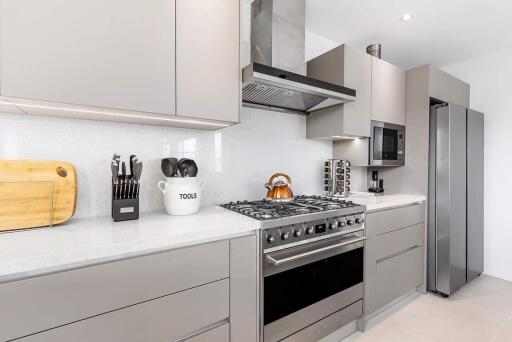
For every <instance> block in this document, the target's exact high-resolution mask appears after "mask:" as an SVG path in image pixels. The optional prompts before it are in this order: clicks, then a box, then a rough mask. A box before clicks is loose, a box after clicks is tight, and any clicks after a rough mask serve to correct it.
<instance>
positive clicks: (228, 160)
mask: <svg viewBox="0 0 512 342" xmlns="http://www.w3.org/2000/svg"><path fill="white" fill-rule="evenodd" d="M241 121H242V123H241V124H239V125H235V126H232V127H229V128H225V129H222V130H219V131H215V132H206V131H198V130H186V129H175V128H168V127H153V126H142V125H131V124H116V123H107V122H99V121H86V120H74V119H61V118H51V117H37V116H28V115H15V114H0V159H39V160H41V159H42V160H44V159H47V160H48V159H49V160H61V161H67V162H70V163H72V164H74V165H75V167H76V168H77V172H78V206H77V212H76V214H75V217H89V216H104V215H109V213H110V180H111V173H110V160H111V158H112V154H113V153H114V152H119V153H121V154H122V156H123V158H128V157H129V155H130V154H136V155H137V156H138V157H139V158H140V159H142V160H143V162H144V170H143V175H142V185H141V186H142V189H141V210H142V211H149V210H162V208H163V205H162V198H161V193H160V191H159V190H158V189H157V187H156V183H157V182H158V180H160V179H163V178H164V177H163V175H162V173H161V171H160V159H161V158H163V157H169V156H176V157H189V158H194V159H195V160H196V162H197V163H198V166H199V177H202V178H205V179H206V187H205V190H204V197H203V203H204V204H212V203H223V202H228V201H235V200H245V199H248V200H251V199H262V198H263V197H264V196H265V194H266V190H265V189H264V187H263V185H264V184H265V183H266V182H267V181H268V178H269V177H270V176H271V175H272V174H273V173H275V172H278V171H282V172H286V173H288V174H289V175H290V176H291V177H292V181H293V184H292V188H293V190H294V192H295V193H296V194H320V193H321V191H322V177H323V164H324V160H325V159H328V158H331V156H332V144H331V143H330V142H327V141H313V140H306V118H305V116H301V115H293V114H284V113H276V112H269V111H262V110H257V109H249V108H244V109H243V110H242V113H241Z"/></svg>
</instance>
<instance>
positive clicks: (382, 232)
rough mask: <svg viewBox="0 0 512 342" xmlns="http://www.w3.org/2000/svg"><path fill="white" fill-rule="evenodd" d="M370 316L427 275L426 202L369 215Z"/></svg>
mask: <svg viewBox="0 0 512 342" xmlns="http://www.w3.org/2000/svg"><path fill="white" fill-rule="evenodd" d="M366 231H367V240H366V248H365V265H364V266H365V269H364V272H365V283H364V287H365V301H364V314H365V317H366V318H369V317H371V316H370V315H371V314H372V313H374V312H375V311H377V310H379V309H381V308H382V307H384V306H385V305H386V304H388V303H390V302H392V301H393V300H395V299H397V298H399V297H400V296H402V295H405V294H406V293H407V292H409V291H410V290H413V289H415V288H417V287H418V286H419V285H421V284H422V282H423V279H424V275H425V263H424V261H425V260H424V258H425V252H424V251H425V247H424V241H425V204H424V203H421V204H415V205H410V206H407V207H401V208H395V209H389V210H383V211H378V212H372V213H369V214H367V215H366Z"/></svg>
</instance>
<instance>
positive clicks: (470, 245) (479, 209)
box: [467, 109, 484, 282]
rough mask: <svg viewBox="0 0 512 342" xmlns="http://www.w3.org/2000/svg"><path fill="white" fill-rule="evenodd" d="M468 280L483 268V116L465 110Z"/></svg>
mask: <svg viewBox="0 0 512 342" xmlns="http://www.w3.org/2000/svg"><path fill="white" fill-rule="evenodd" d="M467 177H468V183H467V215H468V216H467V281H468V282H470V281H471V280H473V279H474V278H475V277H477V276H478V275H479V274H480V273H482V272H483V270H484V265H483V261H484V255H483V254H484V229H483V227H484V215H483V214H484V201H483V200H482V198H484V115H483V114H482V113H479V112H476V111H474V110H471V109H468V127H467Z"/></svg>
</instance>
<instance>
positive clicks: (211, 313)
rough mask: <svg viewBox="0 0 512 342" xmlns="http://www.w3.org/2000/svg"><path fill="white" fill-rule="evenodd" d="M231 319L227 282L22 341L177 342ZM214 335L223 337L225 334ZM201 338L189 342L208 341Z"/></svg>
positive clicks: (216, 333)
mask: <svg viewBox="0 0 512 342" xmlns="http://www.w3.org/2000/svg"><path fill="white" fill-rule="evenodd" d="M228 317H229V280H228V279H224V280H220V281H217V282H214V283H211V284H208V285H203V286H199V287H196V288H194V289H191V290H187V291H183V292H180V293H176V294H173V295H169V296H165V297H162V298H157V299H153V300H150V301H148V302H144V303H142V304H138V305H134V306H131V307H128V308H125V309H121V310H117V311H113V312H110V313H106V314H103V315H99V316H96V317H93V318H89V319H86V320H83V321H80V322H76V323H73V324H69V325H65V326H63V327H60V328H56V329H52V330H48V331H45V332H42V333H39V334H35V335H32V336H28V337H26V338H23V339H21V340H20V342H54V341H73V342H90V341H95V342H115V341H123V342H140V341H155V342H159V341H162V342H164V341H175V340H179V339H182V338H184V337H186V336H190V335H192V334H193V333H194V332H196V331H199V330H200V329H202V328H204V327H207V326H209V325H211V324H213V323H215V322H219V321H222V320H225V319H227V318H228ZM211 333H212V334H213V335H214V336H217V335H219V336H223V335H222V333H223V331H219V332H216V331H214V330H212V331H211ZM200 336H201V335H197V336H195V337H193V338H191V339H190V341H194V342H198V341H207V339H204V338H203V339H201V338H200ZM208 341H223V340H222V339H220V340H208ZM226 341H227V340H226Z"/></svg>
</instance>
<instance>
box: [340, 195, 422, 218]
mask: <svg viewBox="0 0 512 342" xmlns="http://www.w3.org/2000/svg"><path fill="white" fill-rule="evenodd" d="M347 199H348V200H349V201H353V202H354V203H357V204H362V205H364V206H366V212H367V213H369V212H373V211H380V210H386V209H392V208H398V207H403V206H407V205H411V204H414V203H420V202H424V201H425V200H426V197H425V196H423V195H416V194H403V193H398V194H384V195H375V194H372V193H369V192H354V193H351V194H350V195H349V196H348V198H347Z"/></svg>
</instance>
